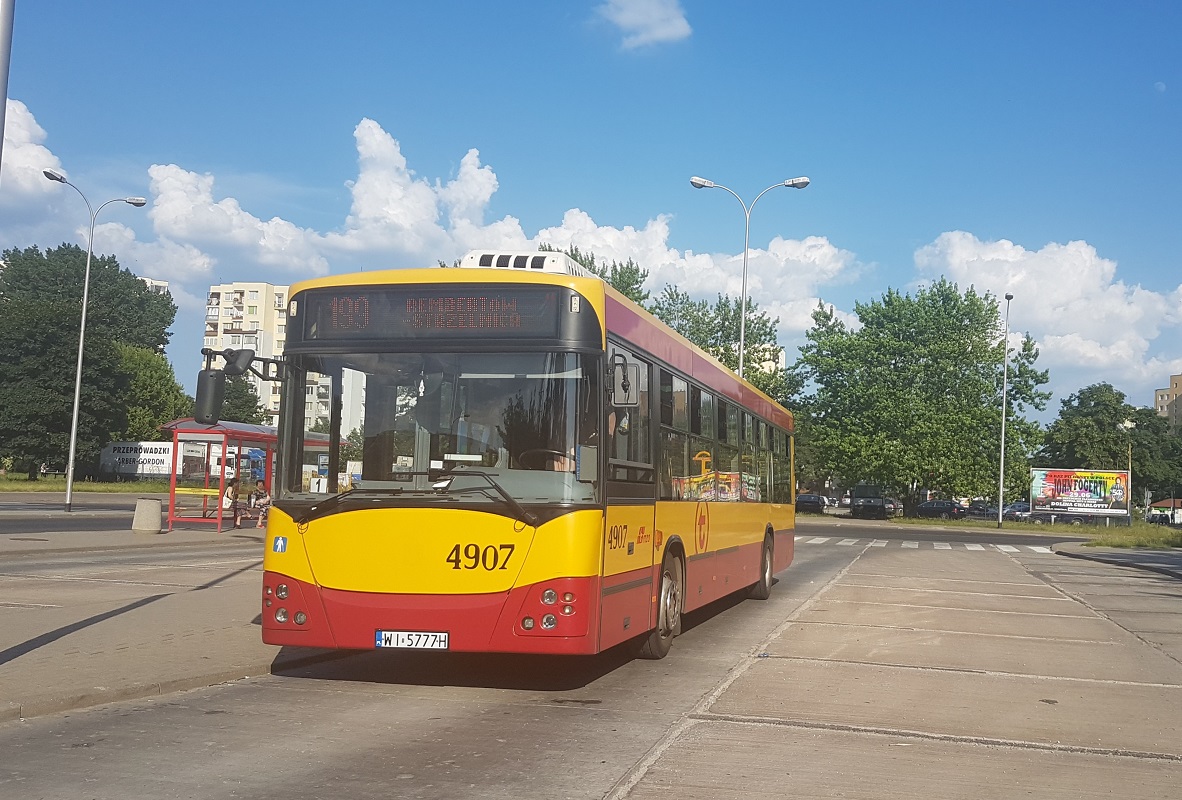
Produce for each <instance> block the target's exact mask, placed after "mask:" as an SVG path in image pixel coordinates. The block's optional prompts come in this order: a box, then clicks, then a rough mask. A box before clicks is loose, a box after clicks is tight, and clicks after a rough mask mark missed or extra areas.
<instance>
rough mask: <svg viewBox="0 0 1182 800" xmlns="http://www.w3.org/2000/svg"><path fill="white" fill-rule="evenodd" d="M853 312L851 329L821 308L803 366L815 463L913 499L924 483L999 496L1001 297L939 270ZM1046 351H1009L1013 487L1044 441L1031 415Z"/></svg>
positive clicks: (1037, 405)
mask: <svg viewBox="0 0 1182 800" xmlns="http://www.w3.org/2000/svg"><path fill="white" fill-rule="evenodd" d="M855 313H856V314H857V316H858V321H859V325H858V326H857V327H855V328H850V327H847V326H846V325H845V323H843V322H842V321H841V320H840V319H839V318H838V317H837V315H836V313H835V312H834V310H833V309H832V308H825V307H824V305H819V306H818V308H817V309H816V310H815V311H814V312H813V327H812V328H811V329H810V330H809V331H808V333H807V334H806V339H807V343H806V344H805V346H804V347H802V348H801V355H800V359H799V361H798V363H797V368H798V370H799V374H800V376H801V377H802V378H804V379H806V380H808V381H810V382H811V383H812V385H813V387H814V392H813V394H812V395H811V396H810V397H809V398H807V400H806V406H807V410H808V415H809V420H808V423H807V425H806V426H805V427H806V428H807V430H808V431H809V436H810V439H811V442H810V444H811V448H812V450H811V454H812V457H813V458H815V459H816V464H815V468H816V469H817V470H818V471H822V472H826V473H828V474H829V475H831V476H833V477H835V478H837V479H838V480H840V481H842V482H843V483H845V484H847V485H852V484H854V483H856V482H858V481H862V480H865V481H868V482H870V483H875V484H879V485H881V486H883V487H885V488H887V489H889V490H891V491H896V492H899V493H900V494H902V495H904V496H905V497H906V498H907V499H906V501H905V502H906V504H907V505H908V507H914V505H915V503H916V501H917V499H918V492H919V490H920V489H921V488H923V487H925V486H926V487H928V488H932V489H935V490H938V491H941V492H945V493H948V494H952V495H968V496H983V497H992V496H995V495H996V491H997V458H998V454H999V452H1000V431H1001V384H1002V364H1003V355H1004V353H1005V349H1004V348H1005V345H1004V344H1003V342H1002V322H1001V319H1000V317H999V314H998V304H997V301H996V299H995V298H993V297H992V296H990V295H988V294H986V295H984V296H981V295H978V294H977V293H976V292H975V291H974V290H973V289H972V288H970V289H968V290H967V291H966V292H964V293H963V294H962V293H961V292H960V290H959V289H958V288H957V286H956V285H955V284H952V283H950V282H948V281H947V280H944V279H941V280H940V281H938V282H936V283H935V284H933V285H932V286H930V287H928V288H926V289H921V290H920V291H918V292H917V293H916V295H915V296H914V297H912V296H911V295H902V294H899V293H898V292H896V291H895V290H893V289H892V290H888V292H887V293H886V294H885V295H883V297H882V299H881V300H876V301H873V302H870V303H865V304H863V303H857V304H855ZM1037 356H1038V351H1037V349H1036V348H1035V347H1034V345H1033V342H1031V341H1030V339H1029V337H1027V338H1026V341H1025V342H1024V343H1023V346H1022V347H1021V348H1020V349H1019V351H1018V353H1017V354H1015V355H1013V356H1011V360H1012V361H1014V362H1016V366H1015V369H1014V370H1013V375H1012V380H1013V390H1012V391H1011V392H1010V393H1009V394H1008V398H1007V399H1008V404H1009V405H1010V408H1011V410H1010V412H1009V415H1008V417H1007V437H1006V460H1007V463H1008V464H1010V465H1011V469H1009V470H1007V475H1006V478H1007V485H1010V481H1011V475H1013V476H1017V475H1020V474H1022V473H1024V471H1025V469H1026V461H1027V458H1028V456H1029V454H1030V453H1031V452H1032V451H1033V449H1034V447H1035V446H1036V445H1037V443H1036V442H1032V441H1031V436H1032V431H1036V430H1037V425H1036V424H1035V423H1032V422H1029V421H1028V420H1026V419H1025V418H1024V417H1023V416H1022V414H1023V412H1024V410H1025V409H1026V408H1028V407H1029V408H1033V409H1041V408H1043V407H1045V403H1046V400H1047V398H1048V395H1047V393H1045V392H1042V391H1040V390H1039V389H1038V387H1039V386H1040V385H1042V384H1045V383H1046V381H1047V374H1046V372H1039V371H1037V370H1035V369H1034V368H1033V364H1034V361H1035V359H1037ZM1014 465H1016V466H1014Z"/></svg>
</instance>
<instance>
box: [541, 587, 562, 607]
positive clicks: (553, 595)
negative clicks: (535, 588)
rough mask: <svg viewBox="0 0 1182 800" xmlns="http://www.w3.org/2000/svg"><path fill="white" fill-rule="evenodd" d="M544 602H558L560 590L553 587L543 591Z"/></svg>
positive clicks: (551, 603) (550, 603)
mask: <svg viewBox="0 0 1182 800" xmlns="http://www.w3.org/2000/svg"><path fill="white" fill-rule="evenodd" d="M542 602H543V603H545V604H546V605H548V606H552V605H554V604H555V603H557V602H558V592H556V591H554V590H553V589H547V590H546V591H544V592H542Z"/></svg>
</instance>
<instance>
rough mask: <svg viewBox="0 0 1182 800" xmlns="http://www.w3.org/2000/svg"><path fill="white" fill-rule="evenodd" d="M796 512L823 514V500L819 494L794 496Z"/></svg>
mask: <svg viewBox="0 0 1182 800" xmlns="http://www.w3.org/2000/svg"><path fill="white" fill-rule="evenodd" d="M796 510H797V512H799V513H807V514H824V513H825V498H824V497H822V496H821V495H819V494H798V495H796Z"/></svg>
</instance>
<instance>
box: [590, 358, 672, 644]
mask: <svg viewBox="0 0 1182 800" xmlns="http://www.w3.org/2000/svg"><path fill="white" fill-rule="evenodd" d="M609 351H610V357H611V358H612V359H613V360H615V361H620V360H621V359H623V360H624V361H626V363H627V364H629V365H639V370H636V369H634V368H633V369H630V370H629V371H628V377H629V383H630V384H632V385H631V386H630V388H629V390H628V391H629V394H630V395H631V396H630V399H629V400H628V401H626V402H627V405H617V404H616V403H613V402H612V400H614V399H615V400H622V398H620V397H618V395H619V392H618V387H616V388H615V389H613V391H612V393H611V395H609V401H608V404H607V406H606V419H605V420H604V427H603V433H604V434H605V435H604V437H603V441H604V445H605V449H606V450H607V453H606V458H605V463H606V470H605V474H604V475H603V478H604V480H603V486H604V492H605V496H606V500H607V516H606V519H605V526H604V538H603V583H602V592H601V608H600V641H599V647H600V649H601V650H602V649H606V648H608V647H611V646H613V645H615V644H619V643H620V642H623V641H625V640H627V639H631V638H633V637H634V636H639V635H640V634H642V633H645V632H646V631H648V630H649V629H650V628H651V627H652V626H653V624H655V617H654V611H653V609H654V608H655V606H654V596H655V595H656V591H657V590H656V587H655V586H654V583H653V581H654V575H655V573H656V570H654V569H653V563H654V561H655V560H656V559H658V558H659V557H660V556H659V553H660V550H659V548H658V546H657V539H658V535H657V533H656V531H655V530H654V529H653V523H654V514H655V511H656V503H655V499H656V494H655V491H656V484H655V470H654V469H653V456H652V454H653V444H652V425H651V408H650V402H651V396H650V392H649V372H650V370H651V367H650V365H649V364H647V363H646V362H644V361H642V360H640V359H638V358H636V357H635V356H634V355H633V354H632V353H631V352H629V351H627V350H625V349H624V348H622V347H619V346H617V345H614V344H613V345H611V346H610V347H609ZM617 356H618V357H619V358H617Z"/></svg>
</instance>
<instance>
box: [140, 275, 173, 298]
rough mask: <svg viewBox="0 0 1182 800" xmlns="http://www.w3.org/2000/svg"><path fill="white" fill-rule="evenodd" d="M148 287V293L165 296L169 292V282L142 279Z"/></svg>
mask: <svg viewBox="0 0 1182 800" xmlns="http://www.w3.org/2000/svg"><path fill="white" fill-rule="evenodd" d="M140 280H141V281H143V282H144V283H145V284H147V286H148V291H150V292H155V293H156V294H164V293H165V292H167V291H168V281H158V280H155V279H154V278H140Z"/></svg>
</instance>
